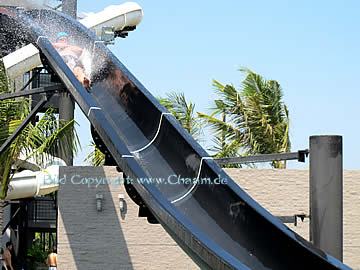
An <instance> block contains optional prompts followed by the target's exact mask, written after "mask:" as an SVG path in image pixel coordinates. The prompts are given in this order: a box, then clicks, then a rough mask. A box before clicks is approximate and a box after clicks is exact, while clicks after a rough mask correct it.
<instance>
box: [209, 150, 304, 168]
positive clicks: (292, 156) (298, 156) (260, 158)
mask: <svg viewBox="0 0 360 270" xmlns="http://www.w3.org/2000/svg"><path fill="white" fill-rule="evenodd" d="M308 155H309V150H307V149H305V150H299V151H297V152H291V153H278V154H263V155H255V156H244V157H230V158H217V159H214V160H215V161H216V162H217V163H218V164H219V165H228V164H244V163H257V162H272V161H281V160H297V161H299V162H305V159H306V157H307V156H308Z"/></svg>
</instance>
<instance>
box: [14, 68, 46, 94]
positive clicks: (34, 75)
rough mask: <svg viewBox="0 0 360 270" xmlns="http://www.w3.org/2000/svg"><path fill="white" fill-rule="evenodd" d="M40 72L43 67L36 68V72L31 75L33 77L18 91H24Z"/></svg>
mask: <svg viewBox="0 0 360 270" xmlns="http://www.w3.org/2000/svg"><path fill="white" fill-rule="evenodd" d="M40 72H41V69H38V70H36V72H35V74H33V75H32V76H31V78H30V79H29V80H28V81H27V82H26V83H25V85H24V86H23V87H22V88H21V89H20V90H19V91H17V92H22V91H24V90H25V89H26V87H28V86H29V85H30V83H31V82H32V81H33V80H34V79H35V78H36V77H37V76H39V74H40Z"/></svg>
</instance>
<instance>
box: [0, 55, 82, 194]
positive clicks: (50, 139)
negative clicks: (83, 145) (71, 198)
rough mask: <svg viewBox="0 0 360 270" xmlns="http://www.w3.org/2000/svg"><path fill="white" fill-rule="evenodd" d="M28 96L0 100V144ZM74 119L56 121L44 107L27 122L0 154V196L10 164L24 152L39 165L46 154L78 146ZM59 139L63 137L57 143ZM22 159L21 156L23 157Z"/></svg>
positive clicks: (1, 83) (23, 112) (1, 73)
mask: <svg viewBox="0 0 360 270" xmlns="http://www.w3.org/2000/svg"><path fill="white" fill-rule="evenodd" d="M8 85H9V84H8V82H7V78H6V74H5V70H4V67H3V64H2V63H1V62H0V87H1V88H0V94H2V93H7V92H9V87H8ZM30 105H31V103H30V100H29V99H28V98H16V99H8V100H3V101H0V145H2V144H3V143H4V142H5V141H6V140H7V139H8V138H9V136H11V134H13V133H14V132H15V130H16V129H17V128H18V127H19V125H21V123H22V122H23V120H24V119H25V118H26V117H27V115H28V114H29V112H30V107H31V106H30ZM74 125H75V122H74V121H70V122H63V121H58V120H57V118H56V116H55V114H54V110H53V109H48V110H47V111H46V112H45V113H44V115H43V116H42V117H41V119H40V121H39V122H38V124H37V125H33V124H31V123H30V124H28V125H27V126H26V128H25V129H24V130H23V131H22V132H21V133H20V135H19V136H18V137H17V138H16V139H15V140H14V141H13V143H12V144H11V145H10V147H8V149H7V150H6V151H5V152H4V153H3V154H2V155H1V156H0V182H1V190H0V198H2V199H3V198H5V197H6V193H7V189H8V184H9V182H10V179H11V177H12V175H11V168H12V165H13V164H14V163H15V162H16V160H17V159H18V158H19V156H20V154H25V155H26V159H28V158H30V157H32V158H34V159H35V160H37V162H38V164H39V165H42V163H43V161H44V157H45V156H46V155H49V154H50V155H52V156H55V155H56V154H58V153H60V152H61V151H67V152H74V153H76V152H77V150H78V149H79V147H80V142H79V139H78V137H77V134H76V131H75V128H74ZM60 140H63V141H65V144H63V146H62V147H61V146H60ZM26 159H25V160H26Z"/></svg>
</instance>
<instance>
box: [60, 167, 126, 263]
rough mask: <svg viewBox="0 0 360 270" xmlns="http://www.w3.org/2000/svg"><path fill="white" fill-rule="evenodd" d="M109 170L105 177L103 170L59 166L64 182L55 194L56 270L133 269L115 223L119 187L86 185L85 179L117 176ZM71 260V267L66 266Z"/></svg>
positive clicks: (116, 220)
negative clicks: (56, 218) (57, 264)
mask: <svg viewBox="0 0 360 270" xmlns="http://www.w3.org/2000/svg"><path fill="white" fill-rule="evenodd" d="M105 168H106V167H105ZM109 171H111V173H110V174H111V175H108V176H106V175H105V171H104V168H103V167H61V169H60V179H62V180H66V182H65V183H63V182H62V183H61V184H60V189H59V192H58V204H59V215H58V256H59V269H66V270H73V269H77V270H83V269H84V270H85V269H87V270H88V269H90V270H99V269H110V270H119V269H133V266H132V262H131V258H130V256H129V251H128V249H127V243H126V240H125V238H124V234H123V231H122V227H121V223H120V221H119V217H120V210H119V205H120V204H119V199H118V194H119V193H120V192H121V191H120V186H119V185H110V186H109V185H108V184H104V183H102V184H100V185H98V186H97V187H96V183H94V184H92V185H88V184H87V183H86V179H88V180H89V181H94V180H93V179H111V180H114V178H116V177H119V176H121V175H120V174H116V173H114V171H115V169H110V170H109ZM107 177H108V178H107ZM97 194H99V195H102V196H103V199H102V210H101V211H98V210H97V202H96V195H97ZM113 198H115V199H113ZM116 203H118V205H115V204H116ZM60 220H62V222H60ZM71 257H73V258H74V260H75V265H69V263H68V258H71Z"/></svg>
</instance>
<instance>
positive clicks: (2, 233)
mask: <svg viewBox="0 0 360 270" xmlns="http://www.w3.org/2000/svg"><path fill="white" fill-rule="evenodd" d="M20 209H21V208H20V207H19V208H18V209H17V210H16V212H15V213H14V214H13V215H12V217H11V218H10V220H9V222H8V223H7V224H6V225H5V227H4V229H3V230H2V232H1V235H4V233H5V232H6V230H7V229H8V228H9V227H10V225H11V223H12V221H13V220H14V219H15V218H16V216H17V214H18V213H19V212H20Z"/></svg>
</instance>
